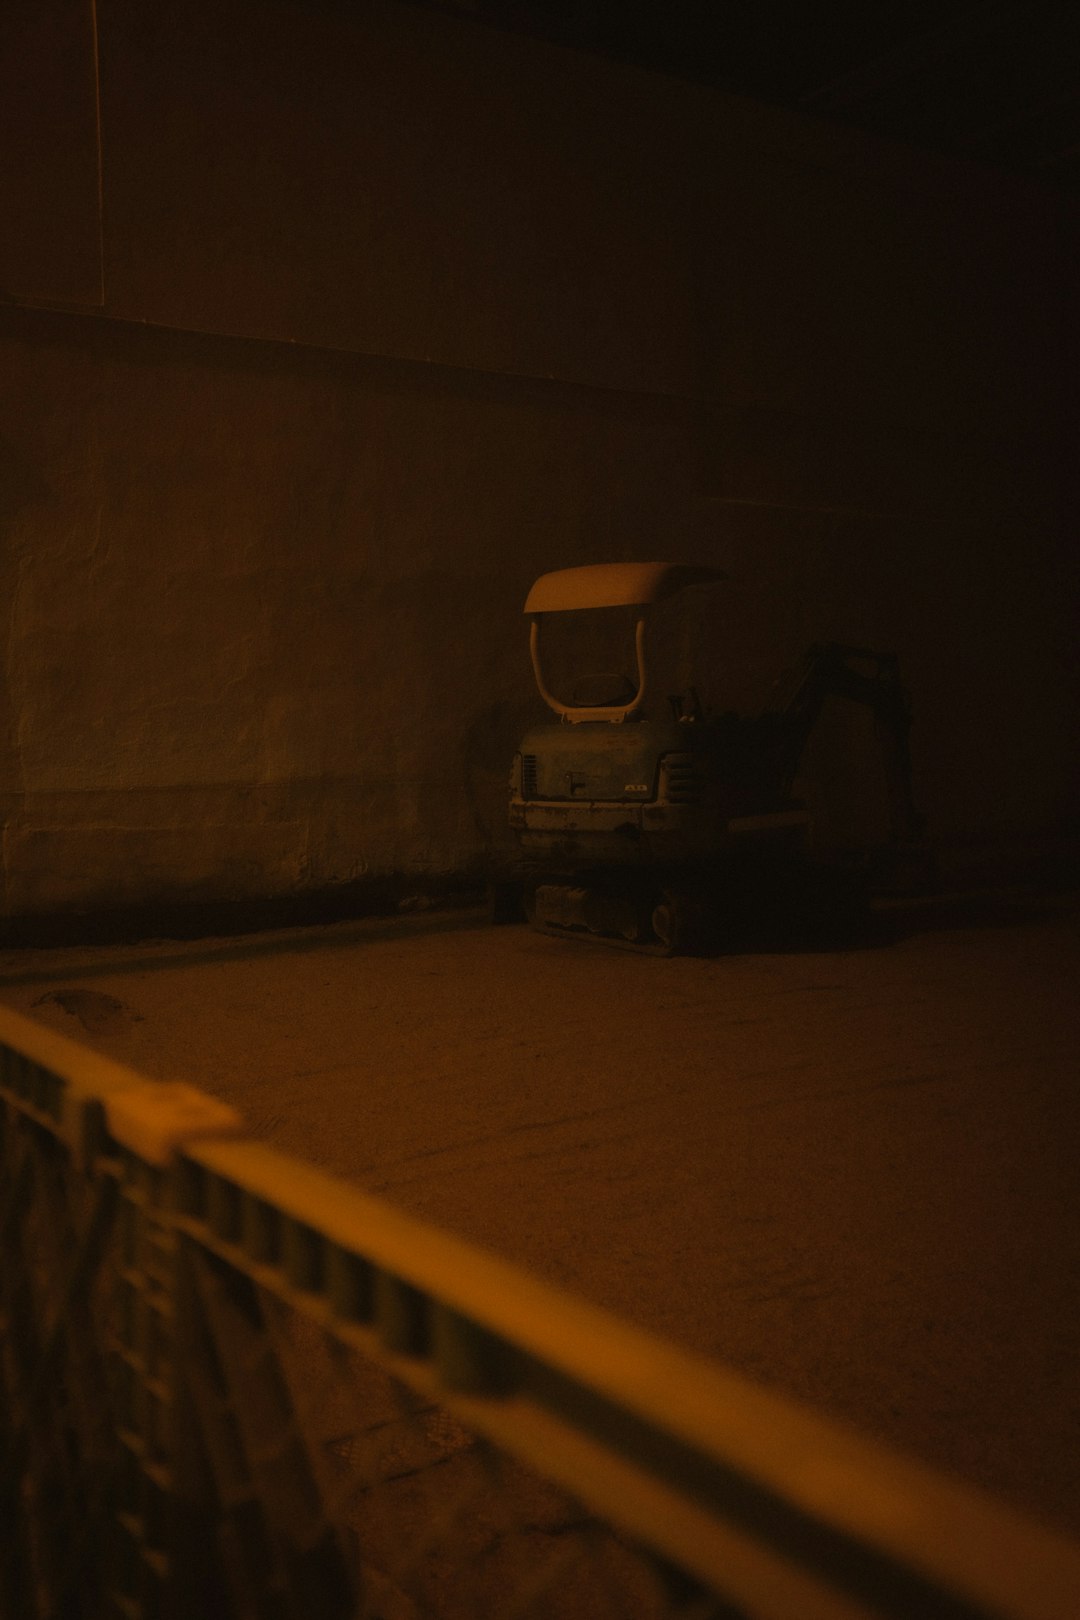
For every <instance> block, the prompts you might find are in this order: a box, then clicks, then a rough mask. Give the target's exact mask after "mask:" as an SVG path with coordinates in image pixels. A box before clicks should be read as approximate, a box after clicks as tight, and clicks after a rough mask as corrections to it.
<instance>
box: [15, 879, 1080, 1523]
mask: <svg viewBox="0 0 1080 1620" xmlns="http://www.w3.org/2000/svg"><path fill="white" fill-rule="evenodd" d="M1078 920H1080V902H1078V901H1077V900H1076V899H1071V900H1070V899H1069V898H1067V897H1060V896H1059V897H1056V898H1055V897H1045V896H1044V897H1041V898H1039V897H1036V896H1033V895H1030V894H1026V895H1025V894H1019V893H1014V894H1012V895H1005V896H1001V895H999V896H997V897H988V896H984V897H982V898H981V899H979V898H974V899H968V900H967V901H963V902H953V903H951V904H938V905H937V906H936V907H932V908H928V909H924V910H922V911H919V910H914V911H911V910H909V911H899V912H896V913H895V914H893V915H892V917H891V918H890V920H889V926H888V928H887V929H886V930H885V932H884V935H883V937H882V939H880V940H879V941H878V942H877V944H876V945H875V946H873V947H867V948H860V949H848V950H836V951H831V952H790V953H784V952H780V951H776V952H771V953H767V952H761V953H759V954H748V955H740V956H728V957H717V958H714V959H711V960H695V959H673V960H667V961H665V960H658V959H655V958H644V957H637V956H633V955H630V954H627V953H623V952H617V951H611V950H606V949H604V948H603V947H601V946H597V945H592V944H575V943H571V942H567V941H561V940H555V939H549V938H545V937H542V936H539V935H536V934H532V933H530V932H529V931H528V930H527V929H526V928H525V927H523V926H522V927H516V926H515V927H509V928H501V929H492V928H489V927H487V926H485V925H484V924H483V923H482V921H481V920H480V918H479V917H478V916H477V915H475V914H473V915H465V914H456V915H455V914H446V915H432V916H429V917H426V918H424V917H419V918H411V919H402V920H400V921H390V922H382V923H380V922H366V923H351V924H338V925H335V926H333V927H328V928H324V929H318V930H309V931H305V932H296V931H292V932H285V933H278V934H271V935H261V936H253V937H249V938H243V939H234V940H219V941H200V942H195V943H186V944H176V943H169V942H151V943H147V944H143V945H139V946H134V947H126V948H120V947H111V948H107V949H105V948H98V949H93V950H77V949H68V950H63V951H59V950H54V951H30V950H26V951H20V952H17V953H8V954H6V955H4V956H3V957H2V958H0V998H2V999H3V1000H4V1001H5V1002H7V1003H8V1004H10V1005H11V1006H14V1007H16V1008H18V1009H19V1010H21V1011H24V1012H28V1013H30V1014H31V1016H33V1017H35V1018H37V1019H40V1020H41V1021H42V1022H43V1023H46V1024H48V1025H50V1026H52V1027H54V1028H56V1029H59V1030H62V1031H63V1032H64V1033H65V1034H68V1035H75V1036H77V1037H78V1038H80V1039H82V1040H84V1041H85V1042H86V1044H87V1045H89V1046H92V1047H94V1048H97V1049H98V1050H101V1051H104V1052H108V1053H110V1054H112V1055H114V1056H116V1057H119V1058H122V1059H123V1060H124V1061H126V1062H129V1063H132V1064H134V1065H135V1066H137V1067H139V1068H141V1069H143V1070H144V1071H145V1072H146V1073H148V1074H149V1075H152V1076H157V1077H163V1078H182V1079H186V1080H189V1081H192V1082H194V1083H195V1084H197V1085H199V1086H201V1087H203V1088H204V1089H205V1090H207V1091H210V1092H213V1093H215V1094H216V1095H218V1096H221V1097H224V1098H227V1099H228V1100H229V1101H230V1102H232V1103H234V1104H235V1105H237V1106H238V1107H240V1108H241V1109H242V1110H243V1111H244V1112H245V1113H246V1114H247V1115H248V1116H249V1118H250V1119H251V1121H252V1122H253V1124H254V1126H255V1128H256V1130H257V1132H258V1133H260V1134H262V1135H264V1136H266V1137H267V1138H269V1139H270V1140H272V1141H273V1142H274V1143H275V1144H276V1145H278V1146H279V1147H283V1148H286V1149H290V1150H293V1151H295V1152H297V1153H300V1154H303V1155H305V1156H307V1157H309V1158H311V1159H313V1160H315V1161H317V1162H318V1163H320V1164H321V1165H324V1166H326V1167H328V1168H330V1169H331V1170H333V1171H336V1172H338V1173H340V1174H341V1175H343V1176H347V1177H349V1178H352V1179H355V1180H357V1181H359V1182H360V1183H362V1184H363V1185H364V1186H365V1187H366V1188H367V1189H368V1190H370V1191H374V1192H376V1193H379V1194H381V1195H382V1196H385V1197H386V1198H387V1199H389V1200H391V1201H393V1202H394V1203H396V1204H398V1205H400V1206H402V1207H403V1208H406V1209H408V1210H410V1211H411V1212H413V1213H415V1214H418V1215H421V1216H423V1217H426V1218H428V1219H430V1220H433V1221H436V1222H439V1223H441V1224H443V1225H445V1226H447V1227H450V1228H453V1229H454V1230H456V1231H457V1232H459V1233H461V1234H463V1235H465V1236H467V1237H469V1238H471V1239H474V1240H476V1241H477V1242H479V1243H482V1244H484V1245H486V1246H488V1247H490V1248H492V1249H495V1250H498V1251H499V1252H500V1253H502V1254H504V1255H506V1256H508V1257H509V1258H511V1259H513V1260H516V1261H519V1262H521V1263H523V1264H525V1265H527V1266H529V1267H531V1268H533V1269H534V1270H535V1271H536V1272H538V1273H539V1274H540V1275H542V1276H543V1277H545V1278H547V1279H548V1280H550V1281H552V1282H554V1283H557V1284H560V1285H562V1286H563V1287H566V1288H569V1289H573V1290H576V1291H579V1292H580V1293H582V1294H585V1295H587V1296H588V1297H589V1298H591V1299H592V1300H594V1301H596V1302H598V1303H600V1304H602V1305H605V1306H607V1307H609V1308H611V1309H613V1310H615V1311H617V1312H619V1313H621V1314H623V1315H624V1316H626V1317H629V1318H631V1319H633V1320H634V1321H635V1322H637V1323H639V1324H640V1325H643V1326H645V1327H647V1328H650V1329H653V1330H655V1331H658V1332H660V1333H663V1334H666V1335H669V1336H670V1337H672V1338H674V1339H676V1340H678V1341H680V1342H682V1343H684V1344H686V1345H688V1346H691V1347H693V1348H694V1349H696V1350H699V1351H704V1352H706V1353H708V1354H711V1355H714V1356H717V1357H719V1358H721V1359H723V1360H724V1361H726V1362H728V1363H730V1364H732V1365H734V1366H736V1367H738V1368H739V1369H741V1370H742V1371H744V1372H746V1373H749V1374H751V1375H752V1376H754V1377H756V1378H759V1379H761V1380H763V1381H765V1382H768V1383H769V1384H772V1385H774V1386H775V1387H777V1388H779V1389H781V1390H784V1391H787V1392H789V1393H791V1394H793V1395H796V1396H798V1397H800V1398H802V1399H804V1400H807V1401H809V1402H812V1403H814V1404H815V1405H817V1406H818V1407H820V1408H823V1409H824V1410H826V1411H828V1412H830V1413H832V1414H833V1415H835V1416H839V1417H843V1418H846V1419H849V1420H853V1421H854V1422H855V1423H856V1424H858V1425H859V1426H861V1427H862V1428H863V1429H864V1430H865V1431H867V1432H870V1433H873V1434H875V1435H877V1436H879V1437H881V1438H883V1439H885V1440H887V1441H889V1442H891V1443H893V1444H896V1445H899V1446H902V1447H904V1448H906V1449H908V1450H910V1451H913V1452H915V1453H917V1454H919V1455H921V1456H922V1457H924V1458H925V1459H927V1460H929V1461H931V1462H933V1463H936V1464H937V1465H939V1466H943V1467H945V1468H948V1469H951V1470H953V1471H955V1472H957V1473H959V1474H961V1475H963V1476H964V1477H966V1478H967V1479H969V1480H973V1481H977V1482H979V1483H980V1484H982V1485H984V1486H986V1487H988V1488H990V1489H991V1490H994V1491H996V1492H997V1493H999V1494H1000V1495H1002V1496H1004V1497H1005V1498H1007V1499H1009V1500H1011V1501H1012V1502H1014V1503H1015V1504H1017V1505H1019V1506H1021V1507H1024V1508H1026V1509H1027V1510H1028V1511H1030V1512H1033V1513H1035V1514H1036V1515H1038V1516H1039V1517H1041V1518H1043V1519H1045V1520H1047V1521H1049V1522H1051V1523H1056V1524H1058V1525H1059V1526H1062V1527H1064V1528H1066V1529H1069V1530H1071V1531H1072V1532H1073V1533H1076V1532H1077V1531H1078V1530H1080V1464H1078V1462H1077V1459H1078V1457H1080V1388H1078V1385H1077V1379H1076V1369H1077V1366H1078V1364H1080V1171H1078V1166H1080V1100H1078V1084H1077V1082H1078V1064H1077V1054H1078V1050H1080V1041H1078V1035H1080V995H1078V993H1077V992H1078V988H1080V978H1078V975H1077V966H1078V958H1080V949H1078V945H1080V939H1078V934H1080V930H1078Z"/></svg>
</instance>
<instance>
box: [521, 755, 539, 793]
mask: <svg viewBox="0 0 1080 1620" xmlns="http://www.w3.org/2000/svg"><path fill="white" fill-rule="evenodd" d="M521 796H522V798H524V799H535V798H536V755H535V754H522V756H521Z"/></svg>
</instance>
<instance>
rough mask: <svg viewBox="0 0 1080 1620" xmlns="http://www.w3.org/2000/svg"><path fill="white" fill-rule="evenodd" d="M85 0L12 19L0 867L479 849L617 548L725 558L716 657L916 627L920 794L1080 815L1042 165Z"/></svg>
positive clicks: (459, 56)
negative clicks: (532, 587)
mask: <svg viewBox="0 0 1080 1620" xmlns="http://www.w3.org/2000/svg"><path fill="white" fill-rule="evenodd" d="M91 23H92V13H91V8H90V6H89V4H88V3H83V0H15V3H14V5H13V9H12V10H11V12H10V13H9V20H8V23H7V24H6V26H7V28H8V29H9V32H10V36H11V39H12V40H13V43H14V47H15V48H14V54H13V55H12V56H11V57H10V58H9V61H8V67H7V70H6V78H7V80H8V81H10V82H13V83H17V82H21V81H22V78H23V77H24V76H25V70H26V64H27V63H28V62H30V61H31V59H32V60H33V63H34V66H35V72H36V73H37V76H38V77H37V82H38V84H39V87H40V91H39V94H38V95H37V96H36V97H35V98H33V99H30V98H28V97H26V96H23V97H22V98H21V100H20V99H19V98H18V97H14V98H12V97H9V98H8V100H7V102H6V105H7V106H8V108H9V113H8V114H7V116H8V118H9V121H10V120H14V122H15V124H16V125H17V126H18V129H17V133H19V135H20V140H21V150H22V151H23V152H24V153H25V154H26V161H25V164H23V165H22V166H20V167H18V169H17V172H16V175H15V177H14V178H13V179H12V181H11V183H10V188H9V195H7V196H6V197H4V198H3V199H0V201H2V205H3V207H4V209H5V215H6V217H8V218H10V219H12V220H14V221H15V223H16V225H17V229H16V230H14V231H12V232H11V233H10V234H9V237H8V242H7V246H6V248H5V250H4V253H3V255H0V270H2V274H3V294H4V296H3V301H2V303H0V355H2V362H0V363H2V365H3V373H2V375H3V380H4V386H3V391H2V395H0V412H2V419H0V457H2V466H0V478H2V484H0V488H2V491H3V494H2V498H0V522H2V525H3V552H2V569H3V584H4V590H5V598H6V601H7V603H8V612H7V614H6V616H5V621H4V622H5V634H6V647H5V669H6V677H7V678H6V683H5V685H4V688H3V693H2V699H0V702H2V705H3V714H2V715H0V737H2V752H0V805H2V809H3V815H4V824H5V831H4V846H3V853H4V878H5V902H4V903H5V907H6V913H7V915H8V916H22V915H29V914H44V913H50V912H58V911H67V910H72V909H94V908H99V907H103V906H113V907H115V906H139V905H146V904H154V903H163V902H166V901H169V902H172V901H179V900H192V901H199V900H230V899H241V898H245V897H252V896H265V895H273V894H287V893H292V892H295V891H298V890H303V889H312V890H315V889H325V888H329V887H333V886H336V885H342V884H350V883H351V884H357V883H359V882H361V880H364V879H374V878H378V877H381V876H384V875H387V874H399V875H400V876H401V877H402V879H403V881H405V882H406V883H418V882H420V881H422V879H423V878H424V876H425V875H427V876H428V877H432V876H436V877H437V876H439V875H445V874H451V873H455V872H461V871H463V870H467V869H470V868H474V867H476V866H477V864H478V863H479V862H481V861H482V860H483V859H484V858H485V857H486V855H487V854H488V853H489V852H490V851H491V849H492V847H493V846H498V845H499V844H500V843H501V841H502V840H503V839H504V836H505V835H504V833H503V829H502V823H503V814H504V812H503V797H504V790H505V779H506V773H507V768H508V763H509V758H510V755H511V753H512V751H513V746H514V740H515V736H516V734H517V732H518V731H519V730H520V729H521V728H522V726H523V725H524V724H525V723H526V721H527V720H528V718H529V717H530V715H532V714H534V713H535V712H536V707H535V700H534V699H533V698H532V696H531V682H530V677H529V672H528V661H527V656H526V652H525V641H524V627H523V623H522V620H521V613H520V609H521V602H522V599H523V596H524V593H525V590H526V589H527V587H528V585H529V583H530V581H531V579H532V578H533V577H534V576H535V575H536V574H537V573H539V572H541V571H543V570H544V569H546V568H551V567H559V566H564V565H568V564H571V563H575V562H586V561H595V560H605V559H609V558H627V559H632V558H643V559H644V558H651V557H655V556H667V555H672V556H677V557H679V558H681V559H685V560H687V561H701V562H713V563H718V564H720V565H722V566H725V567H727V568H728V569H729V570H730V572H731V575H732V580H731V584H730V586H729V588H728V590H727V593H726V596H725V597H722V598H721V614H720V618H719V621H718V623H717V624H716V625H714V627H713V629H712V631H711V633H710V634H711V640H710V643H709V645H710V648H711V655H712V663H713V665H714V668H713V670H712V673H713V675H714V677H717V678H719V677H722V678H723V684H724V688H725V689H724V690H723V691H715V692H714V693H713V694H711V695H712V696H713V697H714V698H715V700H716V701H717V703H718V706H720V707H727V706H740V705H742V704H748V705H752V704H754V703H756V702H757V701H760V699H761V697H762V696H763V695H764V692H765V690H766V688H767V686H768V684H769V681H770V680H771V678H772V677H773V676H774V675H776V674H777V673H778V671H779V670H780V668H781V667H782V666H783V665H784V664H785V663H786V662H787V663H790V662H791V661H792V660H793V659H794V658H795V657H796V656H797V654H798V653H799V651H800V650H801V646H802V645H803V644H804V643H805V642H806V641H807V640H812V639H815V638H820V637H823V636H832V635H836V636H840V637H843V638H845V639H850V640H853V641H859V642H863V643H865V644H868V645H883V646H889V647H892V648H895V649H896V650H897V651H898V652H899V653H900V654H901V656H902V659H903V662H904V667H905V672H906V675H907V678H908V681H909V684H910V686H911V689H912V693H913V698H914V702H915V707H916V716H917V729H916V733H915V737H914V745H915V757H916V767H917V769H918V772H919V787H920V797H921V799H922V800H923V802H924V804H925V807H926V809H927V810H928V812H929V814H930V818H931V822H932V825H933V827H934V828H935V830H936V831H937V832H938V833H939V834H941V835H943V836H945V837H946V838H953V839H958V838H968V839H973V838H993V837H996V836H1000V835H1002V834H1004V833H1008V832H1022V833H1037V832H1045V831H1048V830H1050V829H1053V828H1055V827H1059V826H1061V825H1062V824H1063V822H1064V821H1065V820H1066V819H1067V818H1068V817H1069V816H1073V815H1075V811H1076V792H1075V787H1076V784H1075V780H1074V779H1070V776H1069V771H1070V748H1069V736H1070V724H1071V715H1072V704H1073V702H1074V699H1075V686H1076V674H1075V669H1074V668H1073V663H1072V660H1071V659H1070V649H1071V645H1072V643H1071V637H1072V633H1073V629H1072V617H1071V612H1072V602H1071V601H1070V590H1074V588H1075V567H1074V565H1072V564H1070V563H1068V562H1067V559H1068V558H1070V557H1071V556H1072V550H1073V548H1072V544H1071V532H1070V530H1069V519H1068V513H1067V512H1066V510H1065V506H1064V503H1065V500H1066V496H1065V488H1066V484H1065V473H1066V467H1067V465H1068V458H1067V457H1066V453H1065V447H1066V442H1067V441H1066V438H1065V426H1064V420H1063V402H1064V400H1065V395H1066V387H1067V384H1066V374H1065V367H1064V362H1063V358H1062V334H1063V330H1064V308H1063V300H1064V279H1063V272H1062V255H1061V248H1060V240H1059V221H1058V216H1057V210H1056V209H1055V205H1054V204H1053V202H1052V200H1051V199H1050V198H1049V197H1048V196H1045V195H1043V194H1042V193H1040V192H1038V191H1037V190H1034V189H1032V188H1030V187H1026V186H1024V185H1021V184H1019V183H1012V182H1006V181H1004V180H1000V179H996V178H994V177H991V176H989V175H986V174H983V173H981V172H980V171H977V170H973V169H972V170H968V169H965V168H962V167H960V166H957V165H953V164H949V163H946V162H944V161H940V162H939V161H937V160H934V159H930V158H920V157H916V156H914V155H911V154H907V153H905V152H902V151H899V150H897V149H894V148H889V147H886V146H883V145H881V144H879V143H873V142H871V141H869V140H864V139H862V138H860V137H857V136H855V135H851V134H842V133H840V132H838V131H833V130H831V129H829V128H827V127H825V126H818V125H814V124H812V123H808V122H805V121H803V120H800V119H798V118H796V117H794V116H788V115H786V114H781V113H777V112H773V111H769V110H767V109H763V108H758V107H756V106H753V105H752V104H749V103H745V102H741V101H738V100H734V99H731V98H724V97H721V96H718V95H715V94H712V93H709V92H705V91H703V90H699V89H695V88H690V87H687V86H685V85H682V84H678V83H676V82H675V81H672V80H666V79H661V78H653V77H650V76H648V75H646V74H643V73H639V72H637V71H634V70H629V69H623V68H619V67H616V66H613V65H611V64H607V63H604V62H601V61H596V60H592V59H587V58H583V57H577V56H574V55H573V54H571V53H568V52H564V51H561V50H559V49H557V48H555V47H546V46H543V45H539V44H537V43H535V42H532V41H525V40H520V39H516V38H513V37H510V36H505V35H500V34H497V33H494V32H491V31H489V30H486V29H483V28H480V27H476V26H474V25H471V24H469V23H467V22H459V21H456V20H454V19H450V18H447V17H444V16H442V15H439V14H437V13H432V12H429V11H426V10H422V9H419V8H413V7H410V6H407V5H398V4H394V3H391V0H381V3H380V0H373V3H371V4H370V5H366V6H363V7H357V8H356V10H355V14H354V15H353V16H352V17H351V18H350V16H349V15H348V14H347V13H346V12H345V11H344V10H343V8H335V7H332V6H329V5H327V6H325V7H320V6H319V5H315V4H308V5H305V6H298V5H296V4H291V3H288V0H276V3H272V0H259V3H256V0H227V3H222V0H213V3H211V0H158V3H157V4H155V5H154V6H153V7H147V6H145V5H143V4H142V3H140V0H98V5H97V38H96V40H95V38H94V31H93V28H92V27H91ZM97 67H99V69H100V71H99V72H97ZM95 92H96V93H95ZM3 101H4V98H3V97H2V96H0V103H2V102H3ZM57 107H62V108H64V109H66V112H65V121H63V131H64V133H63V139H61V138H60V136H58V135H57V134H56V130H57V128H58V127H59V125H58V120H57V117H56V116H55V109H56V108H57ZM10 109H14V110H10ZM31 172H32V174H33V176H34V179H33V181H32V183H31V182H30V181H28V180H27V174H28V173H31ZM54 182H55V183H54ZM99 193H100V201H101V208H100V213H99V210H98V206H97V205H98V201H99ZM46 306H50V307H46ZM1073 404H1075V397H1074V396H1073ZM1067 541H1068V542H1069V543H1067ZM1070 569H1071V576H1070ZM1070 577H1071V584H1070ZM708 662H709V660H708V659H706V663H708ZM1070 683H1071V684H1070ZM852 761H853V762H854V763H851V762H852ZM873 770H874V764H873V760H872V758H871V757H870V753H869V739H868V737H867V736H866V735H864V733H863V730H862V729H861V721H860V719H859V718H858V717H855V716H851V717H849V716H848V715H847V714H846V713H840V714H837V715H832V716H829V717H827V718H826V722H825V724H824V725H823V728H822V733H821V736H820V737H819V739H818V741H817V743H816V744H815V748H814V750H813V751H812V754H811V758H810V761H809V762H808V782H807V790H808V793H809V796H810V798H811V800H812V802H813V803H814V804H815V805H816V806H817V807H818V808H819V809H820V810H821V811H822V812H823V813H824V817H825V820H826V821H828V819H829V817H830V816H831V817H832V818H833V820H834V821H835V822H836V824H837V825H839V826H842V824H843V823H844V821H845V817H846V818H847V819H848V820H849V821H850V819H851V816H852V815H853V814H855V813H856V812H853V810H852V809H851V806H856V807H858V806H859V805H860V804H861V805H862V810H861V811H858V813H859V814H861V813H863V812H866V813H869V812H868V811H867V810H866V806H867V804H868V802H869V798H870V797H872V793H871V790H870V789H869V788H868V787H867V783H868V782H870V781H871V779H872V777H873Z"/></svg>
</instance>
